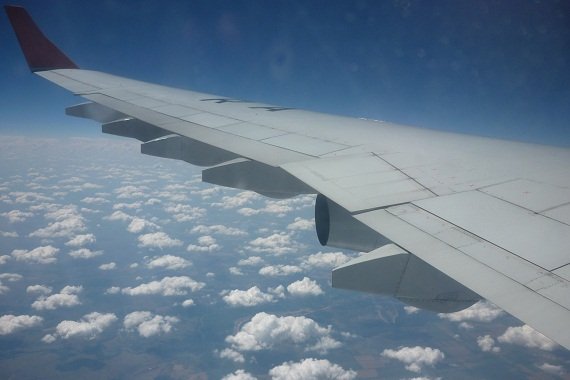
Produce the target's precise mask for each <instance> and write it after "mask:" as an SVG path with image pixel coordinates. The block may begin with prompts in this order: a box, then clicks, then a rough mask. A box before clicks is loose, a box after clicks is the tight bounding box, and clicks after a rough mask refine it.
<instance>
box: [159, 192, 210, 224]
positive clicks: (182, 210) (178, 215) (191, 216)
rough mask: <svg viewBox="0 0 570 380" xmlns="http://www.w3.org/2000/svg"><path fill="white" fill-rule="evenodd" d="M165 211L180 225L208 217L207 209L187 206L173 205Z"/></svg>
mask: <svg viewBox="0 0 570 380" xmlns="http://www.w3.org/2000/svg"><path fill="white" fill-rule="evenodd" d="M184 197H185V196H184ZM181 200H185V199H181ZM165 210H166V212H168V213H170V214H172V217H173V218H174V220H176V221H177V222H179V223H181V222H189V221H192V220H196V219H198V218H201V217H203V216H205V215H206V209H203V208H200V207H192V206H190V205H187V204H177V205H174V206H172V205H171V206H168V207H166V209H165Z"/></svg>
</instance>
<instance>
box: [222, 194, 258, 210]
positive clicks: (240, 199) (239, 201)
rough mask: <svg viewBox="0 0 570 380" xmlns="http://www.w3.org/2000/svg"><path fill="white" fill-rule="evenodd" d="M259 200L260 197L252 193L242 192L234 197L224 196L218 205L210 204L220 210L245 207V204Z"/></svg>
mask: <svg viewBox="0 0 570 380" xmlns="http://www.w3.org/2000/svg"><path fill="white" fill-rule="evenodd" d="M259 198H261V196H260V195H259V194H257V193H254V192H253V191H242V192H240V193H238V194H236V195H234V196H224V197H222V201H221V202H219V203H212V206H214V207H222V208H226V209H228V208H237V207H242V206H245V205H246V204H249V203H251V202H252V201H254V200H256V199H259Z"/></svg>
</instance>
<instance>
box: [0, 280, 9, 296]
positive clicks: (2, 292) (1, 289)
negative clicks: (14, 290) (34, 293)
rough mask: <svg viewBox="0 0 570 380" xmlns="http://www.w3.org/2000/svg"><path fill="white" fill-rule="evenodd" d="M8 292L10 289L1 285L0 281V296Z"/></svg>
mask: <svg viewBox="0 0 570 380" xmlns="http://www.w3.org/2000/svg"><path fill="white" fill-rule="evenodd" d="M9 291H10V288H9V287H7V286H6V285H2V282H1V281H0V295H1V294H6V293H8V292H9Z"/></svg>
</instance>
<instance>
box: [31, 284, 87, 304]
mask: <svg viewBox="0 0 570 380" xmlns="http://www.w3.org/2000/svg"><path fill="white" fill-rule="evenodd" d="M46 290H47V289H46ZM49 290H51V289H49ZM82 291H83V287H82V286H66V287H64V288H63V289H61V291H60V292H59V293H56V294H52V295H51V296H45V295H43V296H40V297H39V298H38V299H37V300H36V301H34V303H32V307H33V308H34V309H36V310H55V309H57V308H58V307H72V306H76V305H81V301H79V296H78V294H79V293H81V292H82ZM45 294H49V293H45Z"/></svg>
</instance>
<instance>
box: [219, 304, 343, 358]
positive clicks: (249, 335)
mask: <svg viewBox="0 0 570 380" xmlns="http://www.w3.org/2000/svg"><path fill="white" fill-rule="evenodd" d="M330 334H331V327H330V326H328V327H321V326H319V325H318V324H317V323H316V322H315V321H314V320H312V319H310V318H307V317H303V316H300V317H293V316H286V317H279V316H276V315H273V314H267V313H263V312H262V313H257V314H256V315H255V316H253V317H252V318H251V320H250V321H249V322H247V323H245V324H244V325H243V326H241V329H240V330H239V331H238V332H237V333H236V334H235V335H229V336H227V337H226V342H227V343H229V344H230V345H231V348H232V349H233V350H235V351H240V352H244V351H259V350H266V349H271V348H273V347H274V346H275V345H282V344H295V345H300V344H308V345H309V346H308V347H306V348H305V350H306V351H317V352H319V353H322V354H324V353H326V352H327V351H328V350H330V349H333V348H337V347H340V342H338V341H336V340H334V339H333V338H332V337H331V336H330Z"/></svg>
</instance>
